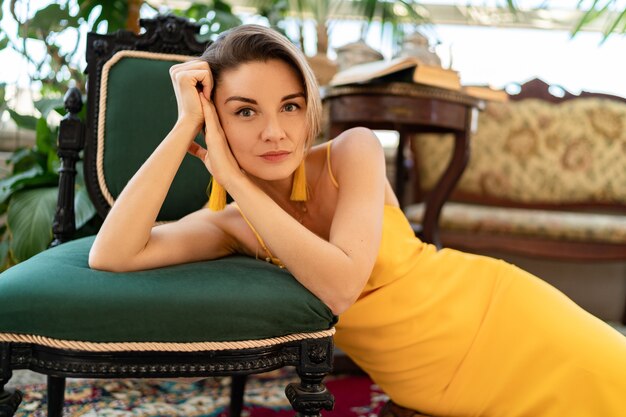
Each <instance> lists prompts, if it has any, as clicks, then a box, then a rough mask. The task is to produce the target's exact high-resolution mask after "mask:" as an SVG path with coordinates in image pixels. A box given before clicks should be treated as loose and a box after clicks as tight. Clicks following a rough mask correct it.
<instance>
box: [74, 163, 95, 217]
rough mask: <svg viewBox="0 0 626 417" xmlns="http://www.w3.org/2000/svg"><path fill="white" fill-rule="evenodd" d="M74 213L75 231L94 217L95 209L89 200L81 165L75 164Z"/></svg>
mask: <svg viewBox="0 0 626 417" xmlns="http://www.w3.org/2000/svg"><path fill="white" fill-rule="evenodd" d="M74 192H75V195H74V213H75V217H76V229H80V228H81V227H83V226H84V225H85V223H87V222H88V221H89V220H91V218H92V217H93V216H95V215H96V208H95V207H94V205H93V203H92V202H91V200H90V199H89V194H88V193H87V187H86V186H85V178H84V176H83V163H82V161H79V162H78V163H76V187H75V188H74Z"/></svg>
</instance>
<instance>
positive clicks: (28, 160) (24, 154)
mask: <svg viewBox="0 0 626 417" xmlns="http://www.w3.org/2000/svg"><path fill="white" fill-rule="evenodd" d="M36 163H37V153H36V152H35V151H33V149H32V148H19V149H17V150H15V151H14V152H13V153H12V154H11V155H10V156H9V157H8V158H7V160H6V164H7V165H13V171H12V172H13V174H18V173H20V172H24V171H27V170H29V169H31V168H32V167H33V166H34V165H35V164H36Z"/></svg>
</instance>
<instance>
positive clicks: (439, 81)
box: [329, 57, 461, 90]
mask: <svg viewBox="0 0 626 417" xmlns="http://www.w3.org/2000/svg"><path fill="white" fill-rule="evenodd" d="M394 81H397V82H413V83H417V84H426V85H430V86H433V87H440V88H447V89H450V90H460V89H461V81H460V78H459V74H458V73H457V72H456V71H453V70H450V69H445V68H442V67H438V66H433V65H425V64H422V63H421V62H420V61H419V60H418V59H417V58H413V57H400V58H395V59H392V60H390V61H374V62H368V63H366V64H361V65H355V66H353V67H350V68H348V69H346V70H343V71H340V72H338V73H337V74H335V76H334V77H333V79H332V80H330V83H329V85H331V86H335V85H345V84H355V83H367V82H394Z"/></svg>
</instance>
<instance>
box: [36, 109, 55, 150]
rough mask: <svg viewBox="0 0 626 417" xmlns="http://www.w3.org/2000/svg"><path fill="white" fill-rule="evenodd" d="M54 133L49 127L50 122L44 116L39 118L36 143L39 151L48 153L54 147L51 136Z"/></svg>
mask: <svg viewBox="0 0 626 417" xmlns="http://www.w3.org/2000/svg"><path fill="white" fill-rule="evenodd" d="M51 135H52V131H51V130H50V128H49V127H48V122H46V119H44V118H43V117H40V118H39V120H37V129H36V136H35V138H36V143H37V150H38V151H39V152H43V153H48V152H50V150H51V149H52V146H50V136H51Z"/></svg>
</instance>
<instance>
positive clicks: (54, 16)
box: [25, 3, 78, 39]
mask: <svg viewBox="0 0 626 417" xmlns="http://www.w3.org/2000/svg"><path fill="white" fill-rule="evenodd" d="M25 26H27V27H28V33H27V36H28V37H29V38H34V39H39V37H38V35H39V34H38V32H39V31H40V30H41V31H51V32H61V31H63V30H65V29H67V28H68V27H76V26H78V18H77V17H75V16H72V15H71V14H70V12H69V8H64V7H63V5H61V4H58V3H53V4H50V5H48V6H46V7H44V8H42V9H39V10H38V11H37V13H35V15H34V16H33V18H32V19H30V20H29V21H28V22H27V24H26V25H25Z"/></svg>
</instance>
